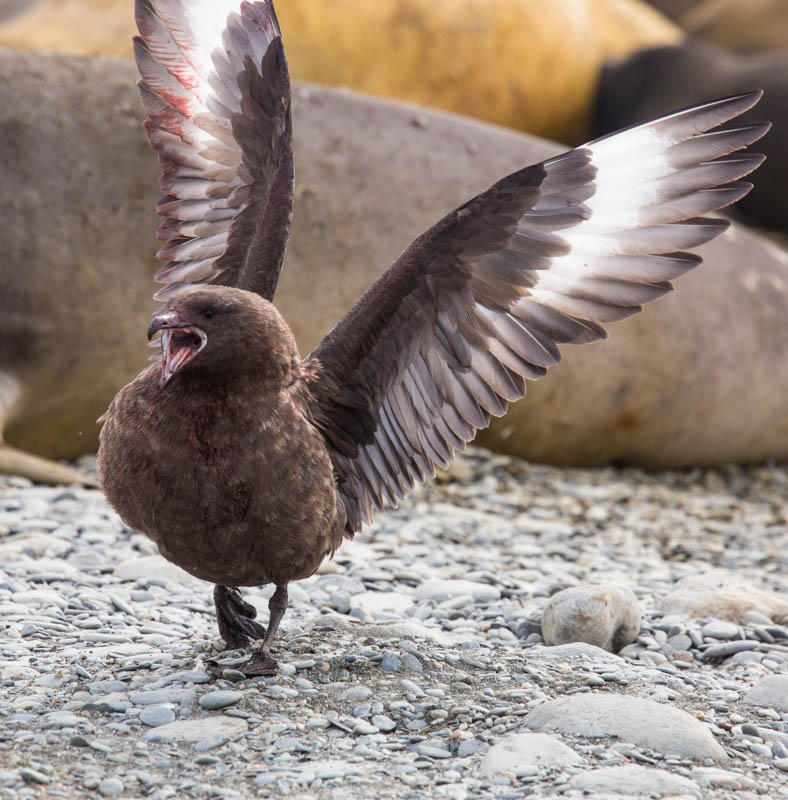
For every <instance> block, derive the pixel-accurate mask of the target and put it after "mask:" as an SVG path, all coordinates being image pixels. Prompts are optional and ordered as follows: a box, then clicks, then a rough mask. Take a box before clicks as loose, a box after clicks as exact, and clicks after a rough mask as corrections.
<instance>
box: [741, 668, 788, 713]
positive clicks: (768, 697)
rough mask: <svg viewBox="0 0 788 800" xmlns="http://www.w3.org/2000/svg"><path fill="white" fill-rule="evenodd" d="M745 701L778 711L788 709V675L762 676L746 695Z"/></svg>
mask: <svg viewBox="0 0 788 800" xmlns="http://www.w3.org/2000/svg"><path fill="white" fill-rule="evenodd" d="M744 702H745V703H749V704H750V705H753V706H765V707H766V708H773V709H775V710H776V711H788V675H769V676H768V677H766V678H761V680H759V681H758V683H756V684H755V686H753V687H752V689H750V691H749V692H747V694H745V695H744Z"/></svg>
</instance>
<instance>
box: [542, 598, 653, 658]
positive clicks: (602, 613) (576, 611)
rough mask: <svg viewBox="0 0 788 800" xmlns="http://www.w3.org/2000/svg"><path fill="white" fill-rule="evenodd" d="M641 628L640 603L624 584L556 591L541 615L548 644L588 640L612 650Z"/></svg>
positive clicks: (609, 650)
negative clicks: (622, 585)
mask: <svg viewBox="0 0 788 800" xmlns="http://www.w3.org/2000/svg"><path fill="white" fill-rule="evenodd" d="M639 632H640V604H639V603H638V601H637V598H636V597H635V595H634V594H633V593H632V591H631V590H630V589H626V588H624V587H621V586H594V585H588V586H576V587H572V588H571V589H564V590H563V591H561V592H558V593H557V594H554V595H553V596H552V597H551V598H550V599H549V600H548V602H547V605H546V606H545V610H544V613H543V615H542V637H543V638H544V641H545V644H548V645H558V644H567V643H569V642H585V643H587V644H592V645H596V646H597V647H601V648H602V649H603V650H607V651H608V652H610V653H616V652H618V651H619V650H620V649H621V648H622V647H624V646H626V645H628V644H630V643H632V642H633V641H635V639H636V638H637V635H638V633H639Z"/></svg>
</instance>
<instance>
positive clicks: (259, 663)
mask: <svg viewBox="0 0 788 800" xmlns="http://www.w3.org/2000/svg"><path fill="white" fill-rule="evenodd" d="M268 611H269V614H270V617H269V619H268V630H267V631H266V632H265V638H264V639H263V646H262V647H261V648H260V649H259V650H258V651H257V652H256V653H255V654H254V655H253V656H252V657H251V658H250V659H249V660H248V661H246V662H245V663H243V664H240V665H239V666H237V667H236V669H238V670H240V671H241V672H243V674H244V675H246V676H248V677H252V676H255V675H276V673H277V671H278V669H279V665H278V664H277V663H276V660H275V659H274V658H273V657H272V656H271V652H270V651H271V642H273V640H274V636H276V631H277V629H278V628H279V623H280V622H281V621H282V617H283V616H284V615H285V611H287V586H277V587H276V591H275V592H274V593H273V595H271V599H270V600H269V601H268Z"/></svg>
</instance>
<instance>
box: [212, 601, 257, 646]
mask: <svg viewBox="0 0 788 800" xmlns="http://www.w3.org/2000/svg"><path fill="white" fill-rule="evenodd" d="M213 601H214V605H215V606H216V622H217V624H218V626H219V635H220V636H221V637H222V639H224V642H225V644H226V645H227V646H228V647H229V648H230V649H231V650H237V649H240V648H242V647H243V648H246V647H249V644H250V643H251V639H264V638H265V632H266V631H265V628H264V627H263V626H262V625H260V623H258V622H255V621H254V617H256V616H257V609H256V608H255V607H254V606H253V605H251V604H249V603H247V602H246V601H245V600H243V599H242V598H241V593H240V592H239V591H238V590H237V589H228V588H227V587H226V586H216V587H215V588H214V590H213ZM250 637H251V638H250Z"/></svg>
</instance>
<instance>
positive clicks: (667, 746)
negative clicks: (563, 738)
mask: <svg viewBox="0 0 788 800" xmlns="http://www.w3.org/2000/svg"><path fill="white" fill-rule="evenodd" d="M524 723H525V725H527V726H528V727H529V728H531V729H532V730H535V731H554V732H556V733H563V734H568V735H573V736H583V737H590V738H602V737H608V736H615V737H617V738H618V739H620V740H621V741H624V742H633V743H634V744H638V745H641V746H643V747H650V748H652V749H653V750H657V751H659V752H661V753H671V754H678V755H681V756H685V757H687V758H692V759H699V760H703V759H706V758H709V759H712V760H713V761H722V760H724V759H725V758H726V755H725V751H724V750H723V749H722V747H721V746H720V745H719V743H718V742H717V741H716V739H715V738H714V736H713V735H712V733H711V731H710V730H709V729H708V728H707V727H706V726H705V725H704V724H703V723H702V722H700V721H699V720H697V719H695V718H694V717H693V716H692V715H690V714H688V713H687V712H686V711H682V710H681V709H678V708H674V707H672V706H668V705H665V704H662V703H655V702H654V701H652V700H644V699H643V698H640V697H631V696H629V695H614V694H608V693H596V694H590V693H589V694H575V695H572V696H570V697H559V698H556V699H554V700H547V701H545V702H544V703H542V704H541V705H539V706H537V707H536V708H535V709H534V710H533V711H531V712H530V713H529V714H528V716H526V718H525V720H524Z"/></svg>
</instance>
